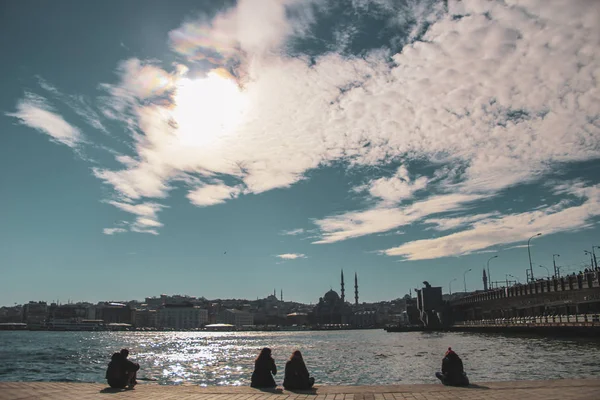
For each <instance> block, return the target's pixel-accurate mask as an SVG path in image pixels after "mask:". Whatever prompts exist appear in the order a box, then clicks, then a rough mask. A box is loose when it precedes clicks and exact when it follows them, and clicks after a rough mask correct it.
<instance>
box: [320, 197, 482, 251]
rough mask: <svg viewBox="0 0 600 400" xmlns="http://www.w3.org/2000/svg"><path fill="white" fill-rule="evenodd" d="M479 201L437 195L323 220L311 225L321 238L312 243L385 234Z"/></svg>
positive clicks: (475, 198)
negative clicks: (314, 226) (319, 231)
mask: <svg viewBox="0 0 600 400" xmlns="http://www.w3.org/2000/svg"><path fill="white" fill-rule="evenodd" d="M482 198H483V197H482V196H479V195H461V194H448V195H439V196H433V197H431V198H429V199H427V200H423V201H417V202H414V203H413V204H411V205H407V206H403V207H386V206H385V205H378V206H375V207H374V208H371V209H368V210H365V211H355V212H348V213H344V214H341V215H336V216H331V217H326V218H324V219H320V220H316V221H315V224H316V225H317V226H318V227H319V229H320V230H321V233H322V237H321V239H320V240H318V241H316V242H314V243H317V244H323V243H334V242H339V241H342V240H346V239H351V238H356V237H360V236H364V235H370V234H373V233H381V232H387V231H389V230H392V229H396V228H399V227H401V226H406V225H410V224H412V223H413V222H416V221H419V220H421V219H422V218H424V217H426V216H428V215H433V214H439V213H444V212H448V211H456V210H464V209H466V208H467V207H468V205H469V203H471V202H473V201H476V200H480V199H482Z"/></svg>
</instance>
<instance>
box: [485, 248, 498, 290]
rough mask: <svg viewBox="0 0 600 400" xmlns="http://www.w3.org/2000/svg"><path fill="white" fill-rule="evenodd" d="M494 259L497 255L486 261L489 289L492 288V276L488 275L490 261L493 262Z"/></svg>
mask: <svg viewBox="0 0 600 400" xmlns="http://www.w3.org/2000/svg"><path fill="white" fill-rule="evenodd" d="M494 258H498V256H497V255H495V256H493V257H490V259H489V260H487V270H488V277H487V278H488V285H489V286H490V289H491V288H492V276H491V275H490V261H491V260H493V259H494Z"/></svg>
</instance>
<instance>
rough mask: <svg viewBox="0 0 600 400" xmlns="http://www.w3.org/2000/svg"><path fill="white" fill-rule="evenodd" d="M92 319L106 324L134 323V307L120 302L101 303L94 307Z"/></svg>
mask: <svg viewBox="0 0 600 400" xmlns="http://www.w3.org/2000/svg"><path fill="white" fill-rule="evenodd" d="M94 310H95V312H94V314H95V315H94V319H101V320H103V321H104V322H105V323H106V324H130V325H133V324H135V308H132V307H130V306H129V305H126V304H122V303H101V304H98V305H97V306H96V307H95V308H94Z"/></svg>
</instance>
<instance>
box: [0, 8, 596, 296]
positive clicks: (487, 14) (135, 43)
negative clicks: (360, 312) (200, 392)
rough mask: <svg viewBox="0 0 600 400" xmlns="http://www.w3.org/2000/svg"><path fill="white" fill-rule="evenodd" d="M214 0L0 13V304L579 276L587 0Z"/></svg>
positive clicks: (586, 228)
mask: <svg viewBox="0 0 600 400" xmlns="http://www.w3.org/2000/svg"><path fill="white" fill-rule="evenodd" d="M219 4H220V7H219V8H210V7H208V8H207V7H206V6H204V5H203V4H202V3H199V2H193V1H176V2H169V4H167V3H165V2H162V1H128V2H118V1H108V2H103V3H102V4H99V3H92V2H80V1H61V2H52V3H36V4H35V5H34V4H33V3H32V2H26V1H23V2H4V3H3V4H2V5H0V52H1V54H3V60H2V72H3V77H4V79H3V82H4V85H3V90H2V92H1V93H0V111H1V113H0V143H1V145H0V163H1V165H0V183H1V185H0V195H1V196H0V198H1V199H2V208H1V209H0V243H1V245H0V274H1V276H2V280H1V281H0V304H5V305H6V304H13V303H14V302H18V303H20V302H25V301H28V300H53V299H60V300H61V301H63V302H64V301H67V300H68V299H71V300H74V301H76V300H87V301H99V300H109V299H112V300H121V299H142V298H143V297H145V296H151V295H158V294H160V293H169V294H176V293H180V294H189V295H195V296H205V297H207V298H232V297H236V298H250V299H252V298H256V297H264V296H266V295H267V294H269V293H271V292H272V291H273V288H277V291H278V292H279V290H280V289H283V291H284V297H285V298H286V299H287V300H295V301H301V302H306V303H308V302H313V303H314V302H316V301H318V299H319V297H320V296H322V294H323V293H324V292H326V291H327V290H329V288H330V287H333V288H334V289H337V288H338V287H339V271H340V269H341V268H343V269H344V271H345V272H346V276H347V281H351V280H352V276H353V274H354V272H357V273H358V275H359V285H360V298H361V301H379V300H386V299H393V298H397V297H401V296H403V295H404V294H405V293H407V292H408V290H409V289H410V288H415V287H418V286H419V285H420V283H421V282H422V281H424V280H428V281H429V282H431V283H432V284H433V285H440V286H444V288H445V290H448V283H449V282H450V281H452V280H453V279H455V278H456V280H455V281H454V282H453V290H454V291H457V290H462V288H463V273H464V272H465V271H467V270H468V269H472V271H471V272H469V273H467V274H466V283H467V287H468V289H470V290H472V289H476V288H481V286H482V283H481V282H482V280H481V270H482V268H483V266H484V265H485V264H486V262H487V260H488V259H489V258H490V257H492V256H494V255H498V258H497V259H494V260H492V261H491V263H490V266H491V274H492V280H496V279H500V280H504V279H505V278H506V275H507V274H511V275H515V276H517V277H519V279H520V280H521V281H524V280H525V269H526V268H527V267H528V266H529V261H528V258H527V248H526V247H523V245H524V244H526V243H527V239H528V238H529V237H531V236H532V235H535V234H537V233H538V232H541V233H542V236H540V237H536V238H535V239H533V240H532V247H531V250H532V258H533V263H534V264H535V265H536V266H535V268H534V273H535V274H536V275H545V274H546V270H545V269H543V268H541V267H538V266H537V265H540V264H541V265H544V266H546V267H548V268H549V269H550V270H551V271H552V254H553V253H558V254H560V257H559V258H558V261H559V265H561V266H564V271H577V270H580V269H582V268H585V266H586V262H587V263H589V257H587V256H586V255H585V254H584V253H583V251H584V250H591V249H592V246H600V230H599V229H598V224H597V222H598V220H599V215H600V179H599V178H598V177H599V176H600V174H599V172H600V162H599V159H600V117H599V116H600V87H599V85H600V60H599V59H598V54H600V51H599V50H600V41H599V39H598V38H600V26H599V25H598V23H597V21H598V20H600V4H598V3H597V2H590V1H584V0H580V1H571V2H568V4H567V3H565V2H564V1H560V0H557V1H534V0H522V1H503V2H500V1H498V2H495V1H479V0H471V1H466V0H465V1H452V0H450V1H447V2H444V1H431V0H422V1H417V0H415V1H400V0H397V1H396V0H354V1H351V2H350V1H341V0H303V1H299V0H240V1H238V2H228V3H221V2H219ZM597 253H598V255H600V251H598V250H597ZM350 291H351V290H348V292H350Z"/></svg>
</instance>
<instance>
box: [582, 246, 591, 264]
mask: <svg viewBox="0 0 600 400" xmlns="http://www.w3.org/2000/svg"><path fill="white" fill-rule="evenodd" d="M592 251H594V246H592ZM583 252H584V253H585V254H589V255H590V268H591V269H594V253H591V252H589V251H587V250H584V251H583Z"/></svg>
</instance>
